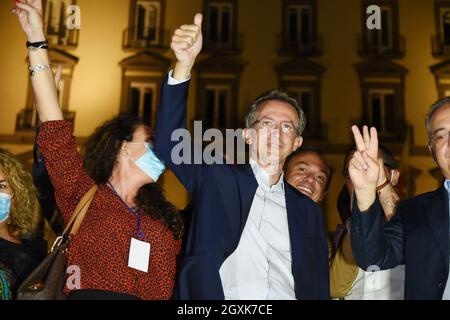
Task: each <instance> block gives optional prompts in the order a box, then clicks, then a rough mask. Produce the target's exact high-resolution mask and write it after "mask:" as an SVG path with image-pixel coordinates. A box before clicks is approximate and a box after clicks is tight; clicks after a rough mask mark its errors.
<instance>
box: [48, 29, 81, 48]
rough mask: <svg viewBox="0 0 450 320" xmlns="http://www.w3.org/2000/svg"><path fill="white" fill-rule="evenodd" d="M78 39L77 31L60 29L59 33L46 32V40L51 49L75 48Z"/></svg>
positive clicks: (78, 32)
mask: <svg viewBox="0 0 450 320" xmlns="http://www.w3.org/2000/svg"><path fill="white" fill-rule="evenodd" d="M79 38H80V30H78V29H73V30H70V29H66V28H64V29H62V30H61V31H57V32H52V31H51V30H47V39H48V42H49V44H50V46H52V47H63V48H76V47H77V46H78V40H79Z"/></svg>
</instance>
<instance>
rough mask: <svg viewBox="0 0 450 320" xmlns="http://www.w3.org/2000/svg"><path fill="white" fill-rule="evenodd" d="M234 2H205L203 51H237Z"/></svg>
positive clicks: (229, 0)
mask: <svg viewBox="0 0 450 320" xmlns="http://www.w3.org/2000/svg"><path fill="white" fill-rule="evenodd" d="M235 10H236V4H235V0H206V1H205V10H204V12H205V13H206V14H205V24H204V25H205V27H204V28H205V30H204V31H205V49H206V50H233V51H234V50H237V43H236V42H237V41H236V39H237V33H236V25H237V21H236V12H235Z"/></svg>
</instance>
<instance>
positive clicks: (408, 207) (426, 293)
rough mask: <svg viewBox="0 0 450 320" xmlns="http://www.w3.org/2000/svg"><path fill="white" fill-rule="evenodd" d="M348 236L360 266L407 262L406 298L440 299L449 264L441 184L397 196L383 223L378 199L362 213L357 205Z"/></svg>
mask: <svg viewBox="0 0 450 320" xmlns="http://www.w3.org/2000/svg"><path fill="white" fill-rule="evenodd" d="M350 236H351V243H352V249H353V255H354V256H355V259H356V261H357V262H358V264H359V266H360V267H361V268H362V269H364V270H367V269H368V267H369V266H379V267H380V269H381V270H385V269H391V268H394V267H396V266H397V265H400V264H405V299H433V300H437V299H439V300H440V299H442V294H443V293H444V289H445V284H446V282H447V276H448V267H449V209H448V194H447V191H446V190H445V188H444V187H443V186H442V187H441V188H439V189H438V190H436V191H434V192H429V193H425V194H422V195H419V196H417V197H415V198H413V199H410V200H406V201H403V202H400V204H399V206H398V209H397V213H396V215H395V216H394V217H393V218H392V219H391V221H390V222H388V223H386V224H385V225H384V226H383V213H382V208H381V205H380V203H379V202H378V201H376V202H375V203H374V204H373V205H372V207H371V208H369V210H368V211H367V212H365V213H361V212H360V211H359V210H358V208H357V206H356V205H355V206H354V208H353V212H352V223H351V232H350Z"/></svg>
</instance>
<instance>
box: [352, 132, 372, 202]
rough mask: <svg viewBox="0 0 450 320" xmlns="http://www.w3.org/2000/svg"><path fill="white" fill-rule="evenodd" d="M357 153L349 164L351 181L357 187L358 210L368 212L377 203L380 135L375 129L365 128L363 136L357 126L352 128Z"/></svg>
mask: <svg viewBox="0 0 450 320" xmlns="http://www.w3.org/2000/svg"><path fill="white" fill-rule="evenodd" d="M352 131H353V136H354V139H355V144H356V151H355V153H354V154H353V157H352V159H351V160H350V163H349V174H350V179H351V180H352V183H353V185H354V187H355V194H356V198H357V204H358V208H359V209H360V210H361V211H366V210H367V209H369V208H370V206H371V205H372V204H373V202H374V201H375V197H376V188H377V182H378V178H379V171H380V167H379V163H378V135H377V130H376V129H375V128H371V129H370V133H369V130H368V128H367V126H364V127H363V134H362V135H361V132H360V131H359V129H358V127H357V126H353V127H352Z"/></svg>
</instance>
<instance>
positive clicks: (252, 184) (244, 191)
mask: <svg viewBox="0 0 450 320" xmlns="http://www.w3.org/2000/svg"><path fill="white" fill-rule="evenodd" d="M236 176H237V180H238V187H239V196H240V205H241V226H240V229H239V234H242V232H243V231H244V227H245V223H246V222H247V218H248V214H249V212H250V208H251V206H252V203H253V198H254V197H255V193H256V190H257V189H258V182H257V181H256V177H255V174H254V173H253V170H252V167H251V166H250V164H245V165H239V166H237V167H236Z"/></svg>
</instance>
